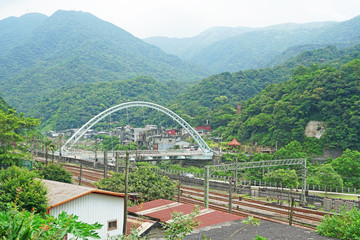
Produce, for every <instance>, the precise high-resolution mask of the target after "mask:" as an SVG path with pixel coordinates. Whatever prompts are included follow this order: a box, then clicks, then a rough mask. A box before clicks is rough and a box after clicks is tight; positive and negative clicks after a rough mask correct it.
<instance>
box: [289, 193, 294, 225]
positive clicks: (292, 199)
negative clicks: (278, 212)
mask: <svg viewBox="0 0 360 240" xmlns="http://www.w3.org/2000/svg"><path fill="white" fill-rule="evenodd" d="M293 212H294V197H291V210H290V218H289V225H290V226H291V225H292V220H293Z"/></svg>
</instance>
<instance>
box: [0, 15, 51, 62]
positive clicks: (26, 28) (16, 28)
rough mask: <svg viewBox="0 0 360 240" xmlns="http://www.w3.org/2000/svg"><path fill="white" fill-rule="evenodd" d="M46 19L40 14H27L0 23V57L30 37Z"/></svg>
mask: <svg viewBox="0 0 360 240" xmlns="http://www.w3.org/2000/svg"><path fill="white" fill-rule="evenodd" d="M46 18H47V17H46V16H45V15H43V14H40V13H29V14H25V15H23V16H21V17H19V18H17V17H9V18H6V19H3V20H1V21H0V56H2V55H5V54H6V53H8V52H9V51H10V50H11V49H13V48H14V47H16V46H18V45H20V44H21V43H22V42H23V41H25V40H26V39H27V38H29V37H30V35H31V33H32V31H33V30H34V29H36V28H37V27H38V26H39V25H40V24H41V23H42V21H44V20H45V19H46Z"/></svg>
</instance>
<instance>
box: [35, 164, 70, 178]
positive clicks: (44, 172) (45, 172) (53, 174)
mask: <svg viewBox="0 0 360 240" xmlns="http://www.w3.org/2000/svg"><path fill="white" fill-rule="evenodd" d="M39 175H40V177H41V178H44V179H48V180H53V181H58V182H64V183H72V174H71V173H70V172H69V171H67V170H66V169H65V168H64V165H63V164H54V163H50V164H49V165H47V166H45V167H44V168H43V169H41V170H40V172H39Z"/></svg>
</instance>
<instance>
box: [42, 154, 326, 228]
mask: <svg viewBox="0 0 360 240" xmlns="http://www.w3.org/2000/svg"><path fill="white" fill-rule="evenodd" d="M38 160H40V161H41V159H38ZM64 167H65V168H66V169H67V170H68V171H69V172H71V173H72V174H73V179H74V180H75V181H76V182H77V183H78V182H79V177H80V167H79V166H76V165H70V164H64ZM81 171H82V174H81V175H82V176H81V183H82V184H83V185H87V186H91V187H94V185H93V184H94V183H95V182H97V181H99V180H100V179H102V178H104V172H103V171H99V170H95V169H89V168H84V167H83V168H82V169H81ZM108 176H111V174H110V173H108ZM181 191H182V194H181V196H180V202H183V203H190V204H197V205H203V200H199V198H200V199H203V197H204V192H203V190H201V189H198V188H192V187H188V186H181ZM185 195H186V196H185ZM209 200H210V202H209V208H211V209H215V210H218V211H222V212H229V209H228V207H227V205H228V204H229V196H228V195H227V194H222V193H217V192H210V193H209ZM232 205H233V208H232V214H235V215H239V216H242V217H248V216H254V217H255V218H257V219H260V220H265V221H270V222H275V223H281V224H289V222H288V218H289V212H290V207H287V206H274V205H272V206H270V205H269V203H267V202H264V201H258V200H253V199H242V200H241V201H240V200H239V199H238V198H235V197H233V199H232ZM234 207H235V208H234ZM325 214H329V213H323V212H318V211H314V210H309V209H303V208H294V213H293V225H294V226H297V227H302V228H306V229H311V230H315V227H316V226H317V225H318V224H319V223H320V221H321V218H322V217H323V216H324V215H325Z"/></svg>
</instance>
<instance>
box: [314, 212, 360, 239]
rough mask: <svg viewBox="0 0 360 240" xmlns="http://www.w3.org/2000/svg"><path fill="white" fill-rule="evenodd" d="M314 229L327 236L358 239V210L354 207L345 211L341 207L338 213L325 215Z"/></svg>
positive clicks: (359, 233)
mask: <svg viewBox="0 0 360 240" xmlns="http://www.w3.org/2000/svg"><path fill="white" fill-rule="evenodd" d="M316 231H317V232H318V233H319V234H320V235H323V236H327V237H333V238H338V239H345V240H358V239H360V210H357V209H356V208H355V207H354V208H353V209H351V210H350V211H346V210H345V207H343V208H342V209H341V210H340V214H337V213H335V214H334V215H333V216H332V217H330V216H329V215H326V216H325V219H323V220H322V222H321V223H320V225H319V226H318V227H317V230H316Z"/></svg>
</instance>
